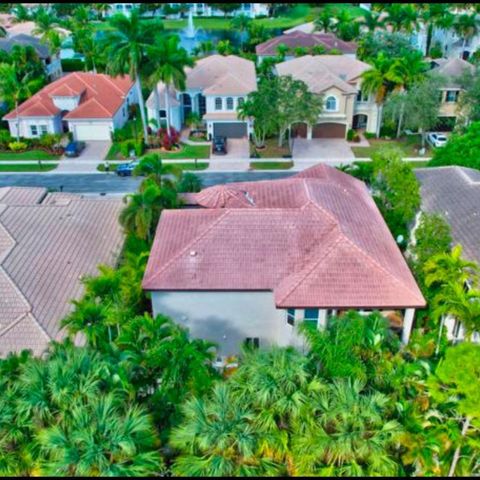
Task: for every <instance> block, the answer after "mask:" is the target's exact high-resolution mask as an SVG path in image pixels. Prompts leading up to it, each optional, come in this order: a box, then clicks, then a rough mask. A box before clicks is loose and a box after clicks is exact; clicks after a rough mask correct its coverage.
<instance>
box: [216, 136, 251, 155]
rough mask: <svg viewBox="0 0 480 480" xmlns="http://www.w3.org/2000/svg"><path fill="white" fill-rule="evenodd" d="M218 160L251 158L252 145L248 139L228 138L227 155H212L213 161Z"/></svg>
mask: <svg viewBox="0 0 480 480" xmlns="http://www.w3.org/2000/svg"><path fill="white" fill-rule="evenodd" d="M216 157H218V158H239V159H242V160H245V159H248V158H250V144H249V142H248V138H227V154H226V155H223V156H220V155H218V156H217V155H212V160H213V159H215V158H216Z"/></svg>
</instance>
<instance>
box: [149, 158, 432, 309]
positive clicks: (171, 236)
mask: <svg viewBox="0 0 480 480" xmlns="http://www.w3.org/2000/svg"><path fill="white" fill-rule="evenodd" d="M195 200H196V203H197V205H199V206H203V207H204V208H203V209H193V210H188V209H187V210H180V211H178V210H177V211H164V212H163V214H162V216H161V219H160V222H159V225H158V228H157V234H156V237H155V241H154V245H153V248H152V252H151V256H150V259H149V262H148V266H147V270H146V273H145V277H144V281H143V286H144V288H145V289H147V290H271V291H273V292H274V295H275V301H276V305H277V306H278V307H283V308H285V307H331V308H335V307H352V308H353V307H369V308H386V307H391V308H394V307H395V308H402V307H419V306H423V305H424V304H425V301H424V299H423V297H422V295H421V293H420V291H419V289H418V287H417V285H416V283H415V281H414V279H413V276H412V274H411V272H410V270H409V269H408V267H407V265H406V262H405V260H404V258H403V256H402V254H401V252H400V250H399V249H398V247H397V245H396V244H395V241H394V239H393V238H392V236H391V234H390V232H389V230H388V227H387V226H386V224H385V222H384V220H383V218H382V216H381V215H380V212H379V211H378V209H377V207H376V205H375V203H374V201H373V199H372V198H371V196H370V195H369V193H368V190H367V188H366V187H365V185H364V184H363V183H362V182H360V181H359V180H357V179H354V178H353V177H350V176H349V175H346V174H344V173H343V172H340V171H338V170H336V169H333V168H331V167H327V166H326V165H321V166H318V167H313V168H312V169H309V170H306V171H304V172H302V173H300V174H298V175H296V176H294V177H291V178H288V179H284V180H275V181H271V180H267V181H260V182H243V183H233V184H229V185H223V186H216V187H211V188H208V189H205V190H203V191H202V192H200V193H198V194H196V195H195Z"/></svg>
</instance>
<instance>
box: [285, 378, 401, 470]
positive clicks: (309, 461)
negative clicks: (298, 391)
mask: <svg viewBox="0 0 480 480" xmlns="http://www.w3.org/2000/svg"><path fill="white" fill-rule="evenodd" d="M363 390H364V385H363V384H362V383H360V382H359V381H358V380H351V379H345V380H335V381H334V382H333V384H330V385H328V387H327V388H326V389H325V390H324V391H323V392H320V393H319V395H318V399H317V400H315V399H314V400H312V401H311V403H309V410H310V411H311V416H312V419H311V421H309V422H307V423H305V425H304V427H303V428H299V429H298V430H297V432H296V435H295V438H294V442H293V443H294V455H295V460H296V462H297V464H298V474H299V475H301V476H311V475H321V476H341V477H343V476H347V477H355V476H361V477H363V476H379V475H380V476H397V475H398V474H399V472H400V466H399V464H398V463H397V462H396V461H395V459H394V458H393V457H392V455H391V454H390V451H391V448H392V447H394V445H395V444H396V441H397V438H398V435H399V434H400V433H401V427H400V425H399V424H398V422H396V421H395V420H388V416H387V412H388V403H389V399H388V398H387V397H386V396H385V395H383V394H381V393H378V392H375V391H373V392H369V393H366V392H364V391H363Z"/></svg>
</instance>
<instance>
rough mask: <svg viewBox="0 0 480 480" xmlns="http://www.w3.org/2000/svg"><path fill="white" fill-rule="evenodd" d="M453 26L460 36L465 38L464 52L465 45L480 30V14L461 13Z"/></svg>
mask: <svg viewBox="0 0 480 480" xmlns="http://www.w3.org/2000/svg"><path fill="white" fill-rule="evenodd" d="M453 28H454V30H455V32H456V33H457V35H458V36H459V37H462V38H463V46H462V53H463V51H464V50H465V45H466V44H467V41H468V40H471V39H472V38H473V37H474V36H475V35H477V34H478V33H479V31H480V22H479V20H478V14H477V13H476V12H475V13H471V14H468V13H464V14H462V15H459V16H458V17H457V18H456V20H455V22H454V24H453Z"/></svg>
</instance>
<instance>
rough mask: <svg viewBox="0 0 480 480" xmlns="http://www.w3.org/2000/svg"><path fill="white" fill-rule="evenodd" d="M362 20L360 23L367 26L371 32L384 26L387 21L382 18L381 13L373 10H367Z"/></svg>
mask: <svg viewBox="0 0 480 480" xmlns="http://www.w3.org/2000/svg"><path fill="white" fill-rule="evenodd" d="M362 17H363V18H362V20H361V22H360V24H361V25H362V26H363V27H365V28H367V29H368V31H369V32H372V33H373V32H375V30H377V29H380V28H383V27H384V25H385V21H384V20H381V19H380V17H381V14H380V13H377V12H374V11H371V10H365V13H364V14H363V15H362Z"/></svg>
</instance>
